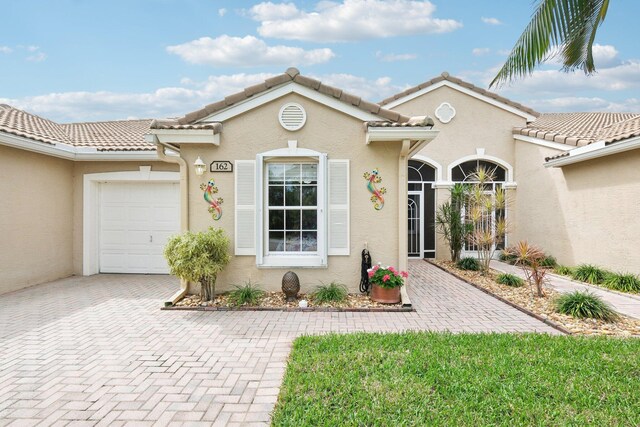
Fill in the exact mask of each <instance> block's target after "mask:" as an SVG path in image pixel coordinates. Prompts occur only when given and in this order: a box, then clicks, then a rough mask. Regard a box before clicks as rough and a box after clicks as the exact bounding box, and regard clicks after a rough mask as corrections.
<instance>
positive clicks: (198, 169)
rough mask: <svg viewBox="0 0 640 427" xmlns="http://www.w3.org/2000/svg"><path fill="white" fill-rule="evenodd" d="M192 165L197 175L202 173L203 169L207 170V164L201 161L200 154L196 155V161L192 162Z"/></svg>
mask: <svg viewBox="0 0 640 427" xmlns="http://www.w3.org/2000/svg"><path fill="white" fill-rule="evenodd" d="M193 166H194V167H195V169H196V175H198V176H201V175H204V171H205V170H207V165H206V164H205V163H204V162H203V161H202V159H201V158H200V156H198V158H197V159H196V161H195V162H194V163H193Z"/></svg>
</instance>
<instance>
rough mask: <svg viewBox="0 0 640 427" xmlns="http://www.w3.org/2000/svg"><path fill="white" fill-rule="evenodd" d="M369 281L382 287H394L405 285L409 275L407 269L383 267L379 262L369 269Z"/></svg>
mask: <svg viewBox="0 0 640 427" xmlns="http://www.w3.org/2000/svg"><path fill="white" fill-rule="evenodd" d="M367 273H368V275H369V283H371V284H373V285H377V286H380V287H381V288H386V289H392V288H398V287H400V286H402V285H404V279H405V278H407V277H408V276H409V274H408V273H407V272H406V271H398V270H396V269H395V268H394V267H391V266H388V267H383V266H382V263H380V262H379V263H377V264H376V265H374V266H373V267H371V268H369V269H368V270H367Z"/></svg>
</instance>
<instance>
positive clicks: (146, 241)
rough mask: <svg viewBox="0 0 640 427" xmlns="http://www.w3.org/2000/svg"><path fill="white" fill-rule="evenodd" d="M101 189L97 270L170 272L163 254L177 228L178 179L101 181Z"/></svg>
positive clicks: (112, 271)
mask: <svg viewBox="0 0 640 427" xmlns="http://www.w3.org/2000/svg"><path fill="white" fill-rule="evenodd" d="M100 186H101V190H102V191H101V192H100V237H99V240H100V249H99V250H100V272H101V273H155V274H166V273H168V272H169V267H168V266H167V262H166V261H165V259H164V256H163V255H162V251H163V249H164V245H165V243H166V242H167V239H168V238H169V236H171V235H173V234H176V233H178V232H179V230H180V207H179V204H180V188H179V185H178V184H177V183H144V184H143V183H109V182H107V183H103V184H101V185H100Z"/></svg>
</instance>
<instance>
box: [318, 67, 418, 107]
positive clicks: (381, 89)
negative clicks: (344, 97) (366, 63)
mask: <svg viewBox="0 0 640 427" xmlns="http://www.w3.org/2000/svg"><path fill="white" fill-rule="evenodd" d="M312 77H313V78H315V79H318V80H320V81H321V82H322V83H325V84H328V85H330V86H335V87H339V88H340V89H342V90H344V91H345V92H348V93H351V94H353V95H357V96H359V97H361V98H363V99H366V100H367V101H371V102H378V101H381V100H383V99H384V98H387V97H389V96H391V95H394V94H396V93H399V92H402V91H403V90H405V89H407V88H409V85H398V84H394V83H392V81H391V78H390V77H386V76H385V77H378V78H375V79H367V78H365V77H360V76H354V75H353V74H340V73H338V74H324V75H321V76H312Z"/></svg>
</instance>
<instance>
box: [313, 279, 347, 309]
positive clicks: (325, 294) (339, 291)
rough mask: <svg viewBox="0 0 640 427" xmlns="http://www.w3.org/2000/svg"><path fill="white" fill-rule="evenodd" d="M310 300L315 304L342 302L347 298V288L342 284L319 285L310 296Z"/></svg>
mask: <svg viewBox="0 0 640 427" xmlns="http://www.w3.org/2000/svg"><path fill="white" fill-rule="evenodd" d="M311 298H312V299H313V300H314V301H315V302H317V303H320V304H322V303H325V302H342V301H344V300H345V299H346V298H347V288H346V287H345V286H344V285H343V284H342V283H337V282H331V283H329V284H328V285H325V284H323V285H321V286H318V288H317V289H316V290H315V292H314V293H313V294H311Z"/></svg>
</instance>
